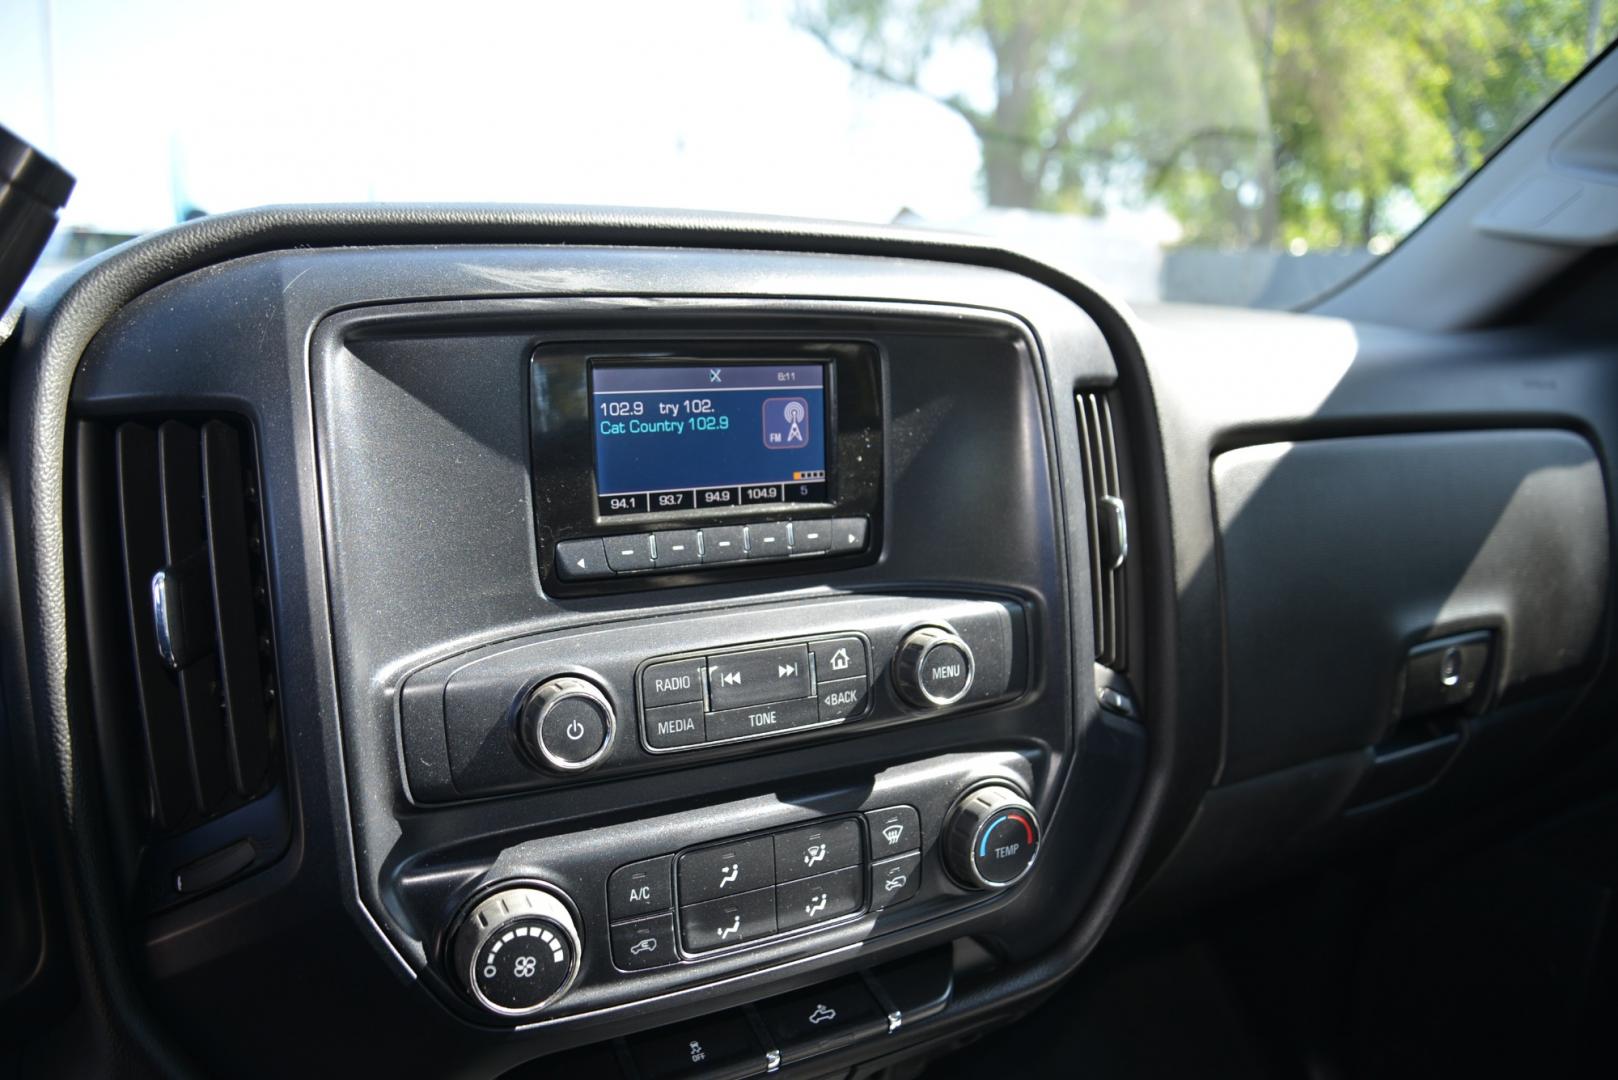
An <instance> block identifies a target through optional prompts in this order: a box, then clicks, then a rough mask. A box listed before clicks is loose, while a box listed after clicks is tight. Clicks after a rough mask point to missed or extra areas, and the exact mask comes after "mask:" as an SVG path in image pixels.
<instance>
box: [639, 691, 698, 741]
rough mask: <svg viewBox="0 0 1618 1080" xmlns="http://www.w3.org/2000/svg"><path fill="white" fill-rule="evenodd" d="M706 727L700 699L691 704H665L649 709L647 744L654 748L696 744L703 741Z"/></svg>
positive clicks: (647, 711) (647, 715) (647, 714)
mask: <svg viewBox="0 0 1618 1080" xmlns="http://www.w3.org/2000/svg"><path fill="white" fill-rule="evenodd" d="M705 727H706V725H705V722H704V718H703V715H702V702H700V701H693V702H691V703H690V704H689V705H665V706H664V707H663V708H661V709H647V710H646V745H647V746H650V747H651V748H652V749H653V750H673V749H676V748H677V747H681V746H695V745H697V744H698V743H700V742H702V740H703V732H704V729H705Z"/></svg>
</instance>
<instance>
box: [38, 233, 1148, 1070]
mask: <svg viewBox="0 0 1618 1080" xmlns="http://www.w3.org/2000/svg"><path fill="white" fill-rule="evenodd" d="M451 243H453V244H479V243H505V244H599V245H636V246H667V247H695V248H707V249H731V250H742V251H771V250H774V251H801V252H816V253H823V254H848V255H862V254H864V255H873V254H874V255H882V256H890V257H898V258H903V259H912V260H914V259H921V260H932V261H938V262H951V263H961V264H974V265H979V266H987V267H996V268H1000V269H1005V270H1009V271H1012V272H1014V273H1017V274H1020V275H1023V276H1025V277H1028V278H1031V279H1033V280H1036V281H1039V282H1041V283H1042V284H1046V285H1048V286H1049V287H1051V288H1053V289H1055V290H1056V291H1058V292H1060V293H1062V294H1063V295H1065V296H1066V297H1068V298H1069V299H1070V300H1072V301H1074V302H1075V303H1077V304H1078V305H1079V306H1081V307H1082V308H1084V309H1085V310H1086V311H1087V312H1088V313H1089V314H1090V315H1091V316H1092V318H1094V319H1095V320H1096V321H1097V322H1098V324H1099V325H1100V326H1101V329H1102V332H1103V334H1104V335H1105V337H1106V338H1107V340H1108V343H1109V345H1110V346H1111V348H1112V351H1113V353H1114V355H1115V357H1116V358H1117V359H1118V362H1119V363H1120V364H1121V366H1122V367H1123V368H1124V369H1125V371H1124V372H1123V381H1124V382H1125V384H1126V385H1127V386H1128V387H1129V406H1130V411H1131V412H1132V413H1133V414H1134V415H1135V416H1136V417H1137V418H1138V422H1137V423H1135V424H1134V425H1133V430H1134V431H1135V433H1136V439H1137V443H1138V445H1137V446H1136V447H1135V448H1134V451H1135V453H1136V455H1137V457H1139V458H1140V462H1141V472H1142V474H1143V475H1144V476H1151V475H1152V474H1153V473H1154V472H1155V471H1156V469H1157V467H1158V465H1159V464H1160V452H1159V451H1158V449H1157V444H1156V442H1155V436H1154V435H1153V433H1152V429H1151V427H1150V425H1149V424H1147V423H1146V422H1145V420H1146V418H1147V417H1148V416H1150V415H1151V411H1152V410H1151V404H1150V402H1149V400H1148V399H1147V395H1148V393H1149V391H1148V389H1147V386H1146V383H1145V379H1144V374H1143V371H1142V368H1141V362H1140V351H1139V347H1138V341H1137V335H1136V333H1135V330H1134V326H1133V323H1132V321H1131V317H1130V316H1129V315H1128V314H1127V313H1126V311H1125V310H1124V309H1123V308H1122V306H1121V305H1118V304H1115V303H1112V302H1110V301H1108V300H1107V299H1106V297H1105V296H1104V295H1103V294H1102V293H1101V292H1100V291H1098V290H1096V289H1095V288H1093V287H1090V286H1088V285H1085V284H1083V283H1081V282H1079V281H1076V280H1074V279H1073V278H1071V277H1069V276H1068V275H1066V274H1064V273H1062V272H1060V271H1058V270H1056V269H1055V268H1053V267H1051V266H1049V265H1047V264H1045V263H1043V262H1041V261H1039V260H1037V259H1035V258H1032V257H1030V256H1028V255H1024V254H1019V253H1017V252H1014V251H1011V250H1008V249H1006V248H1003V247H999V246H996V245H994V244H991V243H989V242H987V241H982V240H975V239H971V238H965V237H954V236H948V235H942V234H925V233H916V232H906V231H899V230H893V229H869V228H864V227H858V226H840V225H825V224H819V223H811V222H803V221H796V220H789V219H772V218H755V217H745V216H725V215H707V214H683V213H673V212H624V211H612V210H594V209H577V208H550V209H547V208H523V207H488V206H479V207H459V208H457V207H421V206H392V207H375V206H359V207H291V208H270V209H263V210H251V211H243V212H239V213H232V214H224V215H219V216H217V217H210V218H204V219H201V220H199V221H197V222H193V223H189V224H186V225H182V226H178V227H176V228H173V229H169V230H165V231H163V232H159V233H156V234H153V235H152V236H149V237H146V238H144V239H141V240H138V241H134V242H132V243H130V244H128V245H124V246H121V247H119V248H115V249H113V250H111V251H109V252H107V253H105V254H103V255H102V256H100V257H98V258H95V259H92V260H89V261H88V262H86V263H85V264H83V265H81V266H80V267H79V268H77V269H76V270H75V271H73V272H71V273H69V274H67V275H65V276H64V277H63V278H61V279H59V280H58V281H57V282H56V283H54V284H53V286H52V287H50V288H49V289H48V290H47V291H46V293H45V294H44V295H43V296H42V297H41V298H40V299H39V300H38V301H37V303H36V304H35V305H34V306H32V307H31V308H30V309H28V310H27V311H26V312H25V313H24V316H23V319H22V322H21V324H20V326H19V328H18V333H17V334H16V335H15V337H14V339H13V340H12V341H11V342H10V343H9V344H10V345H11V346H12V347H14V348H15V350H16V352H15V354H14V355H15V356H16V357H17V358H18V359H19V360H20V361H24V362H19V363H16V364H14V365H13V382H12V390H13V393H12V399H11V431H12V436H13V449H14V456H13V459H12V469H13V478H14V483H15V490H16V493H17V499H16V504H15V514H16V526H17V532H18V548H19V570H20V578H21V580H22V581H24V582H28V583H31V588H28V589H27V590H26V591H25V592H24V593H23V596H22V614H23V620H24V625H25V626H27V627H29V628H30V629H31V630H32V632H33V634H32V636H30V637H29V639H28V642H27V658H28V668H27V675H28V682H29V686H28V687H27V688H25V691H24V692H27V693H31V694H32V696H33V700H34V702H35V704H36V708H35V715H36V718H37V722H38V724H39V725H40V727H41V735H42V736H43V738H44V740H45V741H46V742H47V743H48V744H49V746H50V747H51V751H52V752H51V755H50V757H51V760H50V761H49V762H47V763H42V765H45V766H46V767H47V771H48V772H49V774H50V779H51V787H52V794H53V799H54V805H53V807H52V823H53V831H54V832H55V834H56V841H57V843H58V846H60V847H63V848H66V849H67V853H66V857H64V858H63V859H62V860H61V866H62V869H63V880H62V881H61V882H60V885H61V889H62V892H63V894H64V895H65V896H66V897H68V898H69V904H68V910H67V914H68V923H69V926H70V929H71V933H72V935H73V936H74V937H75V938H77V939H78V941H79V942H80V943H81V948H80V950H79V951H80V970H81V976H82V978H81V983H82V989H83V991H84V1001H85V1002H86V1005H87V1006H88V1007H89V1008H90V1009H91V1011H92V1013H93V1014H94V1017H95V1020H96V1021H97V1023H96V1027H98V1028H99V1029H100V1030H101V1031H103V1032H105V1033H107V1037H108V1039H109V1040H110V1041H111V1042H112V1044H113V1045H112V1046H111V1047H110V1048H109V1049H108V1051H107V1053H108V1054H109V1057H110V1058H112V1059H115V1060H119V1061H121V1062H122V1063H123V1064H124V1065H126V1066H134V1065H135V1063H137V1062H139V1063H141V1064H143V1065H144V1066H146V1067H149V1068H151V1069H154V1070H156V1071H160V1072H163V1073H168V1074H179V1073H183V1072H187V1071H189V1067H188V1063H187V1062H186V1060H185V1057H184V1055H183V1053H182V1052H181V1051H179V1050H178V1049H177V1048H176V1047H175V1046H174V1045H173V1044H172V1042H171V1040H170V1039H169V1037H168V1036H167V1034H166V1033H165V1032H164V1029H163V1027H162V1025H161V1024H160V1023H158V1022H157V1021H156V1020H155V1018H154V1017H153V1016H152V1015H151V1013H150V1011H149V1008H148V1006H147V1005H146V1003H145V1002H144V1001H143V999H142V995H141V992H140V990H139V988H138V987H137V985H136V984H135V981H134V976H133V972H132V969H131V966H130V965H129V964H128V963H127V962H126V961H125V960H124V955H125V948H126V943H125V942H124V941H123V940H122V939H121V936H120V935H119V933H118V932H117V930H116V927H118V926H119V924H120V922H121V919H120V918H119V915H118V909H117V900H116V891H115V889H114V887H113V883H112V882H111V881H110V880H108V876H107V874H108V871H107V867H106V863H105V860H102V859H100V858H99V857H98V852H99V851H100V850H101V844H102V840H103V838H102V830H103V828H104V826H103V824H102V822H101V821H100V820H99V819H98V815H99V814H100V812H101V808H100V806H99V804H98V800H97V797H96V794H95V785H94V783H92V782H90V764H89V762H88V761H87V760H86V759H85V758H84V757H83V756H82V755H77V754H75V745H74V731H73V726H72V717H71V712H70V709H69V703H68V615H67V607H66V604H67V600H66V585H65V564H64V556H65V553H64V547H63V537H64V527H63V526H64V519H63V503H64V464H65V438H66V421H67V413H68V403H69V399H70V395H71V390H72V385H73V380H74V377H75V373H76V372H77V370H78V367H79V363H80V360H81V358H82V357H83V355H84V352H85V349H86V348H87V346H88V345H89V343H90V342H91V340H92V339H93V338H94V337H95V335H96V334H97V333H98V332H99V331H100V330H101V328H102V327H103V326H105V325H106V324H107V322H108V321H109V320H110V319H111V318H112V317H113V316H114V315H115V314H116V313H117V312H118V311H119V310H120V308H122V307H123V306H124V305H125V304H128V303H129V302H131V301H132V300H134V299H135V298H136V297H138V296H140V295H141V294H142V293H144V292H146V291H148V290H150V289H153V288H155V287H157V286H158V285H160V284H162V283H164V282H166V281H169V280H172V279H174V278H177V277H179V276H181V275H184V274H186V273H189V272H192V271H195V270H199V269H202V268H204V267H206V266H208V265H210V264H213V263H217V262H221V261H224V260H228V259H232V258H236V257H240V256H244V255H249V254H253V253H256V252H265V251H274V250H281V249H287V248H307V247H342V246H349V245H357V244H381V245H394V244H451ZM1069 449H1071V447H1069ZM1142 496H1143V499H1144V500H1145V501H1148V502H1149V503H1150V504H1151V506H1150V508H1149V515H1157V514H1161V513H1164V512H1165V511H1166V506H1165V505H1164V503H1163V498H1162V491H1161V489H1160V488H1159V487H1158V486H1157V485H1156V484H1154V483H1149V482H1143V484H1142ZM1153 561H1154V563H1156V564H1157V565H1158V566H1160V567H1161V566H1165V565H1166V562H1167V556H1166V554H1165V553H1164V549H1162V548H1159V549H1158V550H1157V551H1156V552H1155V553H1154V554H1153ZM1159 580H1161V581H1162V582H1163V583H1164V587H1159V588H1156V589H1154V590H1153V593H1154V595H1153V596H1152V597H1151V603H1150V607H1151V617H1153V618H1154V619H1156V620H1161V621H1160V622H1159V623H1158V625H1159V626H1162V627H1164V629H1165V630H1167V628H1168V627H1167V625H1165V624H1172V620H1173V595H1172V591H1171V590H1170V589H1168V588H1167V587H1166V586H1167V583H1168V582H1169V581H1170V580H1171V579H1170V576H1169V575H1167V574H1165V575H1163V576H1162V577H1161V578H1160V579H1159ZM1172 637H1173V635H1172V634H1171V633H1164V634H1163V635H1162V636H1161V637H1160V638H1159V640H1160V641H1161V642H1162V645H1161V646H1160V648H1161V650H1162V654H1161V655H1159V656H1157V657H1154V658H1153V664H1154V667H1155V668H1156V670H1161V671H1167V670H1172V668H1173V657H1172V644H1171V642H1172ZM328 659H329V658H328ZM1171 694H1172V691H1171V690H1170V689H1169V688H1168V685H1167V684H1165V685H1164V689H1163V693H1162V694H1161V695H1160V697H1159V700H1158V701H1157V702H1155V703H1154V704H1155V705H1156V706H1158V707H1160V708H1163V709H1165V711H1166V712H1167V713H1168V714H1172V708H1173V706H1172V702H1171V701H1169V700H1165V699H1167V698H1169V697H1170V696H1171ZM1172 732H1173V727H1172V725H1170V726H1168V727H1165V728H1164V729H1162V730H1161V731H1160V732H1158V733H1157V736H1156V737H1155V738H1154V739H1153V740H1152V741H1151V744H1150V745H1151V756H1150V761H1149V766H1148V771H1147V774H1146V777H1145V780H1144V783H1143V786H1142V789H1141V794H1140V797H1139V800H1138V802H1137V804H1136V809H1135V812H1134V814H1133V818H1132V820H1131V821H1129V822H1128V823H1127V826H1126V829H1125V832H1124V834H1123V838H1122V840H1121V841H1120V844H1119V847H1118V849H1117V854H1116V856H1115V858H1114V861H1113V864H1112V866H1111V868H1110V870H1109V871H1108V873H1107V875H1106V877H1105V879H1104V881H1103V882H1101V883H1100V885H1099V886H1098V888H1097V891H1096V894H1095V895H1096V902H1095V903H1094V904H1093V906H1092V907H1091V909H1090V910H1089V912H1088V913H1087V914H1086V916H1085V917H1084V918H1083V919H1082V920H1081V921H1080V923H1079V924H1078V925H1077V927H1076V929H1075V932H1074V934H1073V935H1072V937H1071V939H1070V943H1069V947H1068V948H1067V949H1065V950H1062V951H1059V952H1056V953H1053V954H1052V955H1051V956H1049V957H1048V958H1046V959H1044V960H1043V961H1041V962H1039V963H1036V964H1032V965H1029V966H1028V968H1027V969H1026V970H1024V971H1023V972H1020V973H1019V976H1018V978H1017V980H1016V982H1015V983H1013V984H1011V985H1007V986H1001V987H997V988H996V992H995V993H994V994H993V995H991V996H989V997H988V998H985V999H981V1000H975V999H972V998H970V997H968V998H967V999H965V1000H963V1001H962V1002H961V1006H962V1010H961V1011H962V1014H963V1015H964V1014H966V1013H969V1012H971V1011H972V1010H974V1009H989V1008H996V1007H1002V1006H1004V1005H1005V1004H1007V1003H1008V1002H1009V1001H1010V1000H1012V999H1014V998H1016V997H1019V996H1027V995H1031V994H1035V993H1038V992H1039V991H1040V990H1042V989H1044V988H1045V987H1047V986H1049V985H1050V984H1051V983H1053V982H1054V981H1055V980H1056V979H1059V978H1060V977H1062V976H1063V975H1065V974H1067V973H1068V972H1070V971H1071V970H1072V969H1073V968H1074V967H1075V966H1076V965H1077V963H1078V962H1079V961H1080V960H1081V959H1082V958H1083V956H1084V955H1085V954H1086V953H1087V952H1088V951H1089V949H1090V948H1092V947H1093V946H1094V944H1095V942H1096V941H1097V939H1098V938H1099V934H1100V931H1101V929H1102V928H1103V927H1104V926H1105V925H1106V923H1107V922H1108V921H1109V920H1110V918H1111V917H1112V915H1113V914H1114V913H1115V912H1116V910H1117V908H1118V906H1119V905H1120V904H1121V903H1122V900H1123V898H1124V896H1125V893H1126V890H1127V888H1128V885H1129V882H1130V879H1131V877H1132V875H1133V872H1134V870H1135V869H1136V867H1137V866H1138V865H1139V862H1140V859H1141V856H1142V853H1143V850H1144V845H1145V841H1146V839H1147V838H1148V836H1149V835H1150V830H1151V827H1152V824H1153V822H1154V820H1155V818H1156V813H1157V810H1158V808H1159V807H1160V805H1161V803H1162V799H1163V796H1164V793H1165V786H1166V780H1167V770H1168V766H1169V764H1170V762H1171V760H1172V755H1173V752H1174V738H1173V734H1172Z"/></svg>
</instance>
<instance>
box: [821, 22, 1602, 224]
mask: <svg viewBox="0 0 1618 1080" xmlns="http://www.w3.org/2000/svg"><path fill="white" fill-rule="evenodd" d="M797 19H798V23H799V25H800V26H802V27H803V28H804V29H806V30H807V31H808V32H809V33H811V34H813V35H814V36H815V37H816V38H817V39H819V40H820V41H821V42H822V44H824V45H825V46H826V48H827V49H829V50H830V51H831V52H832V53H833V54H834V55H836V56H838V57H840V58H841V59H843V60H844V61H845V62H846V63H847V64H848V65H849V66H850V68H851V69H853V70H854V71H855V72H857V73H859V74H860V75H861V76H862V77H867V78H873V79H876V80H880V81H882V82H885V83H888V84H891V85H894V86H900V87H904V88H907V89H909V90H912V91H915V92H917V93H921V94H925V95H927V96H928V97H930V98H932V99H933V100H934V101H936V102H938V103H939V104H940V105H941V106H943V107H945V108H948V109H950V110H952V111H953V112H955V113H956V114H957V115H959V116H960V117H961V118H962V119H963V120H964V121H965V122H966V123H967V124H968V125H969V126H970V128H971V130H972V132H973V133H974V134H975V135H976V137H977V139H978V141H979V144H980V146H981V148H982V154H983V184H984V194H985V197H986V199H987V201H988V202H989V203H990V204H991V205H994V206H1012V207H1035V208H1044V209H1053V210H1063V211H1070V212H1081V213H1098V212H1103V211H1104V210H1106V209H1107V208H1109V207H1113V206H1119V205H1131V204H1133V205H1140V204H1144V203H1156V204H1158V205H1162V206H1165V207H1167V208H1168V209H1170V210H1171V211H1173V212H1174V213H1175V215H1176V216H1177V217H1178V219H1179V220H1180V221H1181V223H1182V225H1183V227H1184V230H1185V240H1186V242H1188V243H1199V244H1215V245H1242V246H1245V245H1251V244H1255V243H1256V244H1260V245H1265V246H1268V245H1271V244H1276V243H1286V242H1299V241H1301V242H1303V243H1306V244H1308V245H1310V246H1313V247H1340V246H1345V245H1359V246H1363V245H1366V244H1370V243H1372V242H1373V240H1374V239H1376V238H1377V237H1381V236H1385V235H1389V234H1396V233H1398V232H1402V231H1403V230H1404V229H1405V228H1407V227H1408V225H1409V224H1410V223H1413V221H1414V220H1417V219H1419V217H1420V216H1423V215H1424V214H1425V213H1427V212H1429V211H1430V210H1431V209H1432V208H1433V207H1435V206H1436V205H1437V204H1438V203H1439V202H1440V201H1442V199H1443V198H1444V197H1445V196H1446V195H1447V194H1448V192H1449V190H1450V189H1451V188H1452V187H1453V185H1454V184H1455V183H1456V182H1457V181H1458V180H1459V179H1460V178H1462V177H1463V176H1465V175H1466V174H1467V173H1468V172H1470V171H1471V170H1472V169H1473V168H1475V167H1476V166H1477V164H1478V163H1479V162H1480V161H1481V160H1482V158H1483V156H1484V155H1486V154H1487V153H1489V152H1490V151H1491V150H1492V149H1493V148H1494V147H1496V146H1498V145H1499V144H1500V142H1502V141H1503V140H1504V139H1505V138H1506V137H1507V136H1508V135H1509V134H1510V132H1511V131H1512V130H1513V129H1514V127H1515V125H1516V124H1517V123H1519V122H1520V121H1521V120H1522V119H1523V118H1524V117H1525V116H1526V115H1527V113H1528V112H1529V110H1531V109H1533V108H1534V107H1535V106H1536V105H1537V104H1538V103H1539V102H1541V101H1543V100H1544V99H1545V98H1547V97H1548V96H1549V95H1550V94H1551V93H1554V91H1555V90H1556V88H1557V87H1559V86H1561V85H1562V84H1563V83H1565V82H1566V81H1567V80H1568V79H1570V78H1572V77H1573V76H1574V75H1575V74H1576V73H1577V71H1578V70H1579V68H1580V67H1581V66H1582V65H1583V64H1584V63H1585V62H1586V60H1587V59H1589V57H1590V56H1591V55H1592V52H1593V50H1595V49H1596V48H1598V47H1600V46H1601V45H1602V44H1603V43H1605V42H1607V41H1610V40H1611V39H1612V37H1613V36H1614V34H1615V33H1618V4H1615V5H1606V6H1605V8H1604V7H1603V5H1602V3H1601V0H1424V2H1413V0H1343V2H1334V3H1321V2H1320V0H1133V2H1131V0H1023V2H1017V0H805V2H804V3H803V5H802V6H801V7H800V9H799V11H798V16H797ZM962 49H977V50H981V54H982V55H984V56H986V57H987V58H988V60H989V62H990V68H991V71H992V75H991V77H990V78H988V79H987V80H984V82H985V83H986V85H971V84H970V80H966V84H964V85H963V84H962V79H961V77H960V76H959V74H956V73H958V72H959V71H961V70H963V68H964V65H962V64H960V63H954V64H948V63H944V62H942V61H941V59H940V58H941V57H949V56H953V55H955V54H958V53H959V51H960V50H962ZM946 69H948V70H946Z"/></svg>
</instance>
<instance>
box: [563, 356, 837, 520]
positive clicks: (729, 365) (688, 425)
mask: <svg viewBox="0 0 1618 1080" xmlns="http://www.w3.org/2000/svg"><path fill="white" fill-rule="evenodd" d="M827 372H828V367H827V365H826V364H824V363H802V362H785V361H781V362H772V361H750V360H749V361H731V360H727V361H724V362H712V361H709V362H701V363H678V364H659V365H649V364H647V363H645V362H644V361H642V362H625V361H613V360H610V359H598V360H595V361H593V362H592V363H591V365H590V405H591V426H592V430H593V433H594V434H593V438H594V442H595V482H596V496H597V507H598V513H599V514H600V515H602V516H611V515H616V514H647V513H653V514H655V513H678V512H685V511H690V510H718V509H727V508H734V507H738V506H751V505H755V504H759V503H825V502H828V501H830V500H829V493H828V485H829V476H828V460H827V452H826V451H827V447H828V446H829V445H832V439H831V433H830V432H829V431H828V430H827V427H828V421H829V419H830V414H829V411H828V409H827V401H828V396H829V395H828V387H827Z"/></svg>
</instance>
